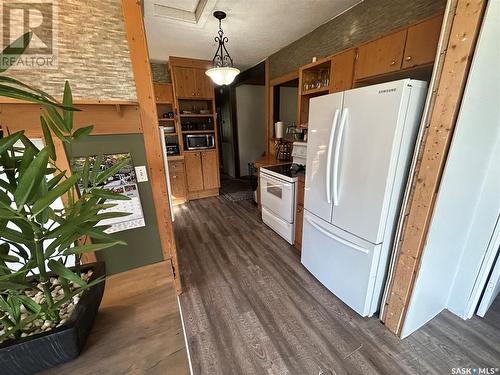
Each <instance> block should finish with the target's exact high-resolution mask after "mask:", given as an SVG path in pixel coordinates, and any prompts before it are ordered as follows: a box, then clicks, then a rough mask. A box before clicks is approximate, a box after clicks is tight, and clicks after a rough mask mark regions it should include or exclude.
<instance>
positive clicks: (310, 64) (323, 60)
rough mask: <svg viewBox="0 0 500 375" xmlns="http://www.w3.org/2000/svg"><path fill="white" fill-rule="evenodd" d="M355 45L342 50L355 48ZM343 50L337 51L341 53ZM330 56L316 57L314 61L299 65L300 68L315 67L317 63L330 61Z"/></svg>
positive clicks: (321, 63)
mask: <svg viewBox="0 0 500 375" xmlns="http://www.w3.org/2000/svg"><path fill="white" fill-rule="evenodd" d="M355 47H356V46H352V47H349V48H347V49H346V50H344V51H347V50H348V49H351V48H355ZM344 51H340V52H339V53H342V52H344ZM336 54H337V53H336ZM332 56H333V55H329V56H326V57H322V58H320V59H318V60H316V61H314V62H310V63H309V64H306V65H302V66H301V67H300V70H307V69H311V68H314V67H316V66H318V65H323V64H325V63H327V62H328V61H330V60H331V59H332Z"/></svg>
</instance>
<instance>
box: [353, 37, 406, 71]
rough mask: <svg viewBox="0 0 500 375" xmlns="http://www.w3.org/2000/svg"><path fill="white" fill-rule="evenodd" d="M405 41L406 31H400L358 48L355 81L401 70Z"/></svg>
mask: <svg viewBox="0 0 500 375" xmlns="http://www.w3.org/2000/svg"><path fill="white" fill-rule="evenodd" d="M405 41H406V30H402V31H399V32H397V33H393V34H389V35H387V36H385V37H383V38H380V39H377V40H374V41H373V42H370V43H367V44H364V45H362V46H361V47H359V48H358V60H357V61H356V69H355V74H354V77H355V79H361V78H366V77H370V76H375V75H378V74H384V73H390V72H395V71H397V70H399V69H401V62H402V60H403V53H404V48H405Z"/></svg>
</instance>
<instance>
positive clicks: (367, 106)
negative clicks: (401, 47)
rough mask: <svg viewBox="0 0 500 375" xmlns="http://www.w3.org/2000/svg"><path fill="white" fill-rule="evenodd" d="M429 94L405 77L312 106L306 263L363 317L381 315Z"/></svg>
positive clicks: (327, 98)
mask: <svg viewBox="0 0 500 375" xmlns="http://www.w3.org/2000/svg"><path fill="white" fill-rule="evenodd" d="M426 93H427V85H426V83H425V82H422V81H416V80H410V79H404V80H399V81H394V82H387V83H383V84H379V85H373V86H368V87H362V88H358V89H353V90H348V91H345V92H339V93H334V94H330V95H325V96H321V97H317V98H313V99H311V101H310V106H309V131H308V145H307V164H306V182H305V198H304V199H305V200H304V208H305V212H304V224H303V225H304V227H303V239H302V255H301V262H302V264H303V265H304V266H305V267H306V268H307V269H308V270H309V271H310V272H311V273H312V274H313V275H314V276H315V277H316V278H317V279H318V280H319V281H320V282H321V283H322V284H323V285H324V286H326V287H327V288H328V289H329V290H330V291H331V292H332V293H334V294H335V295H336V296H337V297H339V298H340V299H341V300H342V301H343V302H345V303H346V304H347V305H348V306H350V307H351V308H352V309H353V310H355V311H356V312H357V313H358V314H360V315H362V316H372V315H373V314H374V313H375V312H376V311H377V310H378V309H379V305H380V299H381V293H382V289H383V285H384V281H385V277H386V273H387V266H388V260H389V255H390V251H391V249H392V239H393V234H394V230H395V224H396V222H397V217H398V213H399V208H400V203H401V199H402V195H403V192H404V187H405V184H406V179H407V174H408V169H409V165H410V162H411V158H412V155H413V149H414V144H415V139H416V135H417V131H418V128H419V124H420V118H421V114H422V109H423V105H424V101H425V96H426Z"/></svg>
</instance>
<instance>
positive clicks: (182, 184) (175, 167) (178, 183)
mask: <svg viewBox="0 0 500 375" xmlns="http://www.w3.org/2000/svg"><path fill="white" fill-rule="evenodd" d="M168 172H169V176H170V190H171V192H172V204H180V203H184V202H186V201H187V186H186V172H185V169H184V161H182V160H176V161H169V162H168Z"/></svg>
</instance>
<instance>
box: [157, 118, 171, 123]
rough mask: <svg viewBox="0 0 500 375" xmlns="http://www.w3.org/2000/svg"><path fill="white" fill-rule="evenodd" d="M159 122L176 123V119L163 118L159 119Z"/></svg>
mask: <svg viewBox="0 0 500 375" xmlns="http://www.w3.org/2000/svg"><path fill="white" fill-rule="evenodd" d="M158 121H163V122H168V121H175V119H173V118H163V117H161V118H159V119H158Z"/></svg>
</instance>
